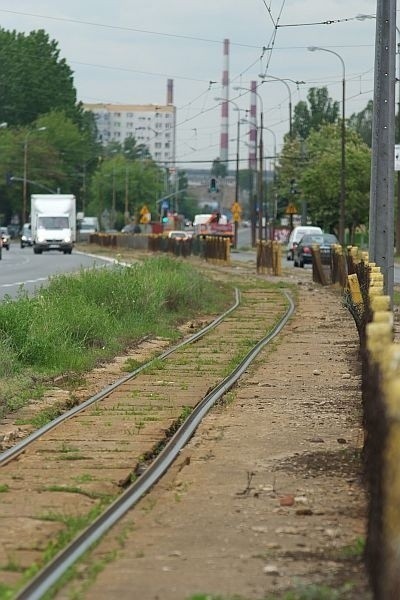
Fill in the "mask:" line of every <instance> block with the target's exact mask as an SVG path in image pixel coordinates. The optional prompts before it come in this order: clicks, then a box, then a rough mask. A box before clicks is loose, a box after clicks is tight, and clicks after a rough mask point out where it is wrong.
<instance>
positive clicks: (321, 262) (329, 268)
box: [311, 244, 347, 289]
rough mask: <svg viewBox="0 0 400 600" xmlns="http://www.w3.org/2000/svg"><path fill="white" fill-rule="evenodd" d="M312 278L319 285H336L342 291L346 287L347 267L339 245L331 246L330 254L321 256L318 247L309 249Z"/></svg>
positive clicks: (326, 253)
mask: <svg viewBox="0 0 400 600" xmlns="http://www.w3.org/2000/svg"><path fill="white" fill-rule="evenodd" d="M311 253H312V278H313V281H314V282H315V283H319V284H320V285H331V284H333V283H337V284H339V285H340V287H341V288H342V289H344V288H345V287H346V285H347V265H346V257H345V255H344V253H343V248H342V246H340V244H335V245H334V246H332V248H331V250H330V252H325V253H324V254H321V250H320V247H319V246H318V245H314V246H312V247H311Z"/></svg>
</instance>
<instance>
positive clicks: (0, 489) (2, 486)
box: [0, 483, 10, 494]
mask: <svg viewBox="0 0 400 600" xmlns="http://www.w3.org/2000/svg"><path fill="white" fill-rule="evenodd" d="M9 489H10V488H9V487H8V485H7V484H6V483H0V494H3V493H4V492H8V491H9Z"/></svg>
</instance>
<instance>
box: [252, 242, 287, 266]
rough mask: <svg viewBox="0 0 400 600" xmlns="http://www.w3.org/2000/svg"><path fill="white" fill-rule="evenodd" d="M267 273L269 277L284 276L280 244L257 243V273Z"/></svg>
mask: <svg viewBox="0 0 400 600" xmlns="http://www.w3.org/2000/svg"><path fill="white" fill-rule="evenodd" d="M265 272H267V273H268V274H269V275H282V246H281V244H279V242H275V241H271V240H261V241H258V242H257V273H265Z"/></svg>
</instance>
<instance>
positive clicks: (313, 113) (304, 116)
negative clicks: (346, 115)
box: [293, 87, 339, 139]
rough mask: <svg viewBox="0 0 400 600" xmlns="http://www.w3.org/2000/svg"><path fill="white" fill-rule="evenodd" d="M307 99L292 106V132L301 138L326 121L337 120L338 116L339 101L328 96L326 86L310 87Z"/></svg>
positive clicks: (333, 121)
mask: <svg viewBox="0 0 400 600" xmlns="http://www.w3.org/2000/svg"><path fill="white" fill-rule="evenodd" d="M307 101H308V103H307V102H304V101H303V100H302V101H300V102H298V104H296V106H295V107H294V116H293V133H294V134H295V135H298V136H299V137H300V138H302V139H306V138H307V137H308V136H309V135H310V133H311V131H313V130H318V129H320V127H321V126H322V125H324V124H326V123H335V122H337V120H338V116H339V103H338V102H336V101H332V98H329V96H328V88H326V87H322V88H315V87H312V88H310V89H309V90H308V94H307Z"/></svg>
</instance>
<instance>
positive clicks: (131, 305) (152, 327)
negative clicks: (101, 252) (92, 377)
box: [0, 257, 233, 417]
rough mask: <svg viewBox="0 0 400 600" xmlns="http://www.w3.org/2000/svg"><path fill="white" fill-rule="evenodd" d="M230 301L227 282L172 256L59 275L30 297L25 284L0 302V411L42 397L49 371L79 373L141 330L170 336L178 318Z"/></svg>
mask: <svg viewBox="0 0 400 600" xmlns="http://www.w3.org/2000/svg"><path fill="white" fill-rule="evenodd" d="M232 302H233V293H232V289H231V288H230V287H228V286H226V285H223V284H218V283H216V282H215V281H210V280H208V279H207V278H206V277H205V276H204V275H203V274H201V273H200V272H199V271H197V270H196V269H195V268H194V267H193V265H189V264H187V263H184V262H182V261H178V260H175V259H173V258H171V257H156V258H150V259H148V260H147V261H145V262H144V263H141V264H135V265H133V266H129V267H115V268H113V269H110V268H103V269H93V270H89V271H83V270H82V271H81V272H80V273H78V274H76V275H74V276H71V275H59V276H56V277H54V278H53V279H52V280H51V281H50V283H49V285H48V286H47V287H43V288H41V289H40V291H39V293H38V294H37V295H36V296H35V297H33V298H30V297H28V295H27V293H26V292H24V291H23V290H22V291H21V292H20V295H19V297H18V298H17V299H16V300H11V299H10V298H6V299H5V300H4V301H2V302H0V354H1V356H2V360H1V362H0V382H1V386H0V417H1V416H4V415H5V414H7V412H9V411H11V410H14V409H16V408H19V407H20V406H23V405H24V404H25V403H26V402H27V401H28V400H29V399H30V398H33V397H34V395H36V397H40V395H41V394H42V393H43V387H40V386H41V385H42V386H43V385H44V384H45V383H46V381H47V382H48V381H49V378H52V377H55V376H57V375H59V374H62V373H77V374H78V373H82V372H84V371H86V370H88V369H90V368H92V367H93V366H94V365H95V364H97V363H98V362H100V361H104V360H107V359H110V358H111V357H113V356H115V354H116V353H117V352H119V351H121V350H122V349H124V348H126V347H127V346H129V345H130V344H132V343H134V341H135V340H137V339H139V338H141V337H143V336H145V335H156V336H162V337H165V338H169V339H171V340H175V339H177V338H178V332H177V328H176V326H177V324H178V323H180V322H183V321H184V320H186V319H188V318H192V317H193V316H194V315H196V314H199V313H203V314H214V313H219V312H221V311H222V310H223V309H224V308H226V307H227V306H229V305H230V304H231V303H232ZM20 380H21V381H22V385H21V384H19V383H18V382H19V381H20ZM28 390H29V393H28Z"/></svg>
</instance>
